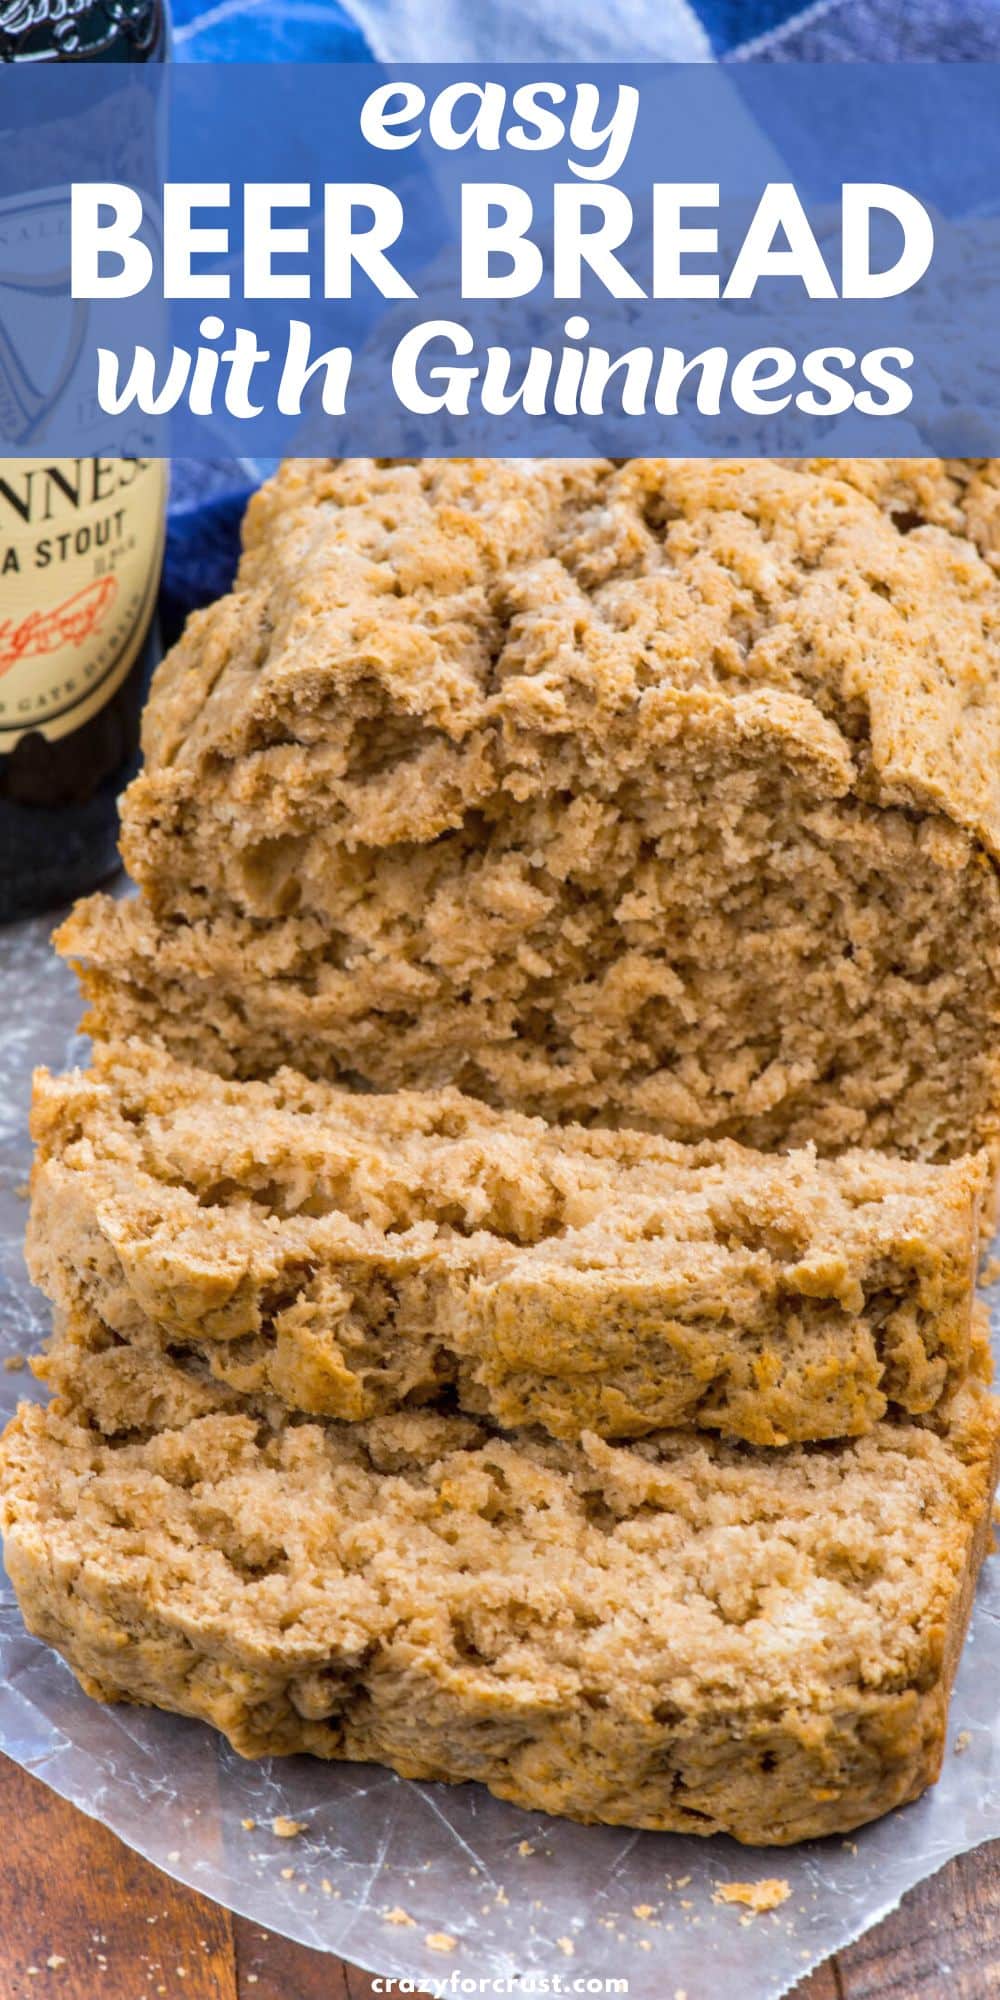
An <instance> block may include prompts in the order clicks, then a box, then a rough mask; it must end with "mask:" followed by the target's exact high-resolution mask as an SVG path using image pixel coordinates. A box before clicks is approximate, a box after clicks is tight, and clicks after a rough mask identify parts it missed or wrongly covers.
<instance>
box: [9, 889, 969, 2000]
mask: <svg viewBox="0 0 1000 2000" xmlns="http://www.w3.org/2000/svg"><path fill="white" fill-rule="evenodd" d="M50 927H51V926H50V924H49V922H48V921H42V922H33V923H30V924H23V925H19V926H15V927H12V928H10V929H8V930H6V931H3V932H0V1350H2V1352H3V1354H4V1355H6V1356H7V1357H16V1356H18V1355H26V1354H27V1353H29V1352H30V1351H31V1349H32V1348H34V1347H36V1346H37V1345H39V1343H40V1342H41V1341H42V1340H43V1339H44V1337H45V1334H46V1332H47V1327H48V1309H47V1307H46V1304H45V1301H44V1300H43V1299H42V1298H41V1297H40V1295H39V1294H38V1293H37V1292H35V1291H34V1290H33V1289H32V1287H31V1286H30V1284H29V1282H28V1279H27V1275H26V1273H25V1269H24V1263H23V1258H22V1254H21V1237H22V1233H23V1229H24V1221H25V1212H26V1210H25V1188H24V1183H25V1181H26V1178H27V1173H28V1165H29V1146H28V1138H27V1128H26V1113H27V1105H28V1097H29V1090H30V1078H31V1070H32V1067H33V1065H34V1064H35V1063H39V1062H46V1063H48V1064H49V1065H50V1066H52V1067H61V1066H63V1065H65V1064H66V1063H68V1062H72V1061H78V1060H82V1059H84V1057H85V1052H86V1051H85V1044H83V1043H81V1042H80V1041H78V1040H77V1039H76V1038H75V1037H74V1033H73V1028H74V1023H75V1020H76V1018H77V1015H78V1012H79V1003H78V999H77V994H76V989H75V986H74V983H73V981H72V980H71V978H70V975H69V974H68V972H67V971H66V970H65V968H63V967H61V966H60V965H59V963H58V962H57V960H56V959H55V957H54V955H53V954H52V952H51V951H50V949H49V945H48V934H49V930H50ZM997 1323H998V1314H997V1313H996V1312H995V1313H994V1325H995V1326H996V1325H997ZM38 1393H39V1391H38V1389H37V1388H36V1386H35V1385H34V1383H33V1380H32V1378H31V1376H30V1375H29V1374H28V1373H27V1371H26V1370H22V1369H17V1368H15V1369H14V1370H11V1371H7V1370H4V1371H3V1372H0V1405H2V1410H3V1414H4V1417H6V1413H7V1412H8V1411H9V1410H11V1409H13V1407H14V1404H15V1403H16V1401H17V1400H18V1398H19V1397H20V1396H25V1395H28V1396H30V1395H37V1394H38ZM0 1677H2V1685H0V1748H2V1749H3V1750H4V1751H6V1753H7V1755H8V1756H9V1757H12V1758H14V1759H15V1761H16V1762H18V1763H20V1764H23V1765H24V1766H25V1767H26V1769H28V1770H30V1771H33V1772H34V1773H35V1774H36V1776H38V1777H40V1778H43V1779H44V1780H45V1781H46V1783H47V1784H49V1785H51V1786H53V1788H54V1789H55V1790H56V1791H58V1792H61V1793H62V1795H63V1796H64V1797H65V1798H68V1799H71V1800H72V1801H73V1802H74V1804H76V1805H78V1806H81V1807H82V1808H83V1810H84V1811H85V1812H87V1813H90V1814H92V1815H93V1816H94V1817H95V1818H98V1819H101V1820H103V1821H104V1822H105V1823H106V1824H107V1825H108V1826H110V1827H112V1828H113V1829H114V1831H115V1832H116V1833H118V1834H120V1835H121V1836H122V1838H123V1839H124V1840H126V1841H128V1842H129V1843H130V1845H131V1846H132V1847H134V1848H137V1849H138V1850H139V1852H140V1853H142V1854H145V1855H147V1856H148V1857H149V1859H150V1860H151V1861H154V1862H156V1864H157V1865H158V1866H159V1867H160V1868H163V1869H165V1870H166V1871H167V1873H168V1874H171V1875H174V1876H176V1877H177V1879H178V1880H180V1881H182V1882H186V1883H188V1884H190V1886H191V1887H192V1888H194V1889H199V1890H202V1891H203V1892H204V1893H205V1894H207V1895H209V1896H214V1897H215V1898H216V1899H217V1900H218V1901H219V1902H221V1903H225V1904H228V1905H229V1907H230V1908H232V1909H234V1910H237V1911H239V1912H241V1913H242V1914H243V1915H245V1916H249V1917H252V1918H254V1919H255V1920H256V1921H258V1922H259V1923H260V1924H261V1925H263V1926H266V1927H268V1928H270V1929H272V1930H276V1931H281V1932H284V1933H285V1934H286V1935H287V1936H289V1937H293V1938H297V1939H299V1940H300V1941H301V1942H302V1943H303V1944H308V1945H314V1946H318V1947H320V1948H321V1949H324V1950H326V1951H330V1952H336V1953H339V1954H342V1955H343V1956H344V1957H346V1958H348V1959H350V1960H352V1961H354V1962H355V1963H357V1964H360V1965H363V1966H365V1967H366V1968H367V1969H368V1970H370V1971H374V1972H376V1973H379V1974H381V1975H383V1976H391V1977H394V1978H396V1979H402V1980H409V1981H412V1982H414V1984H413V1985H411V1987H410V1989H409V1990H411V1991H413V1990H416V1989H417V1988H420V1987H424V1986H426V1987H427V1988H428V1990H430V1991H431V1992H435V1991H438V1992H457V1993H462V1992H465V1993H473V1992H476V1993H479V1992H498V1993H503V1992H512V1993H530V1992H532V1991H534V1992H548V1993H557V1992H563V1993H572V1992H577V1993H604V1992H628V1993H629V1994H630V1995H631V1996H632V2000H676V1996H679V1995H681V1994H683V1995H684V1996H686V2000H718V1995H719V1994H720V1993H724V1992H726V1991H727V1990H728V1988H727V1982H728V1981H730V1980H732V1981H733V1982H735V1985H736V1990H738V1992H739V1994H740V2000H776V1996H778V1995H779V1994H782V1993H785V1992H787V1990H788V1988H789V1987H790V1986H793V1985H794V1984H795V1982H796V1981H797V1980H798V1979H800V1978H801V1977H802V1976H803V1975H804V1974H805V1973H806V1972H807V1971H808V1970H809V1969H810V1967H811V1966H813V1965H815V1964H816V1963H817V1962H818V1961H819V1960H821V1959H822V1958H824V1957H825V1956H826V1955H827V1954H828V1953H829V1952H831V1951H834V1950H836V1949H837V1948H838V1947H840V1946H842V1945H844V1944H846V1943H848V1942H849V1940H850V1939H852V1938H854V1937H857V1936H858V1934H859V1933H860V1932H861V1931H862V1930H864V1929H866V1928H867V1926H868V1925H870V1924H873V1923H877V1922H878V1920H879V1918H880V1917H882V1916H884V1915H885V1914H886V1912H887V1911H888V1910H890V1909H892V1908H893V1907H894V1905H895V1904H896V1903H897V1902H898V1900H899V1898H900V1896H901V1895H902V1894H903V1893H904V1892H905V1890H907V1889H908V1888H910V1887H911V1886H912V1885H913V1883H915V1882H918V1881H920V1880H921V1878H922V1877H924V1876H926V1875H930V1874H932V1873H933V1872H934V1870H935V1869H937V1868H940V1867H941V1866H942V1864H943V1863H944V1862H945V1861H947V1860H948V1859H949V1858H950V1857H951V1856H952V1855H954V1854H959V1853H961V1852H963V1851H964V1850H965V1849H967V1848H971V1847H975V1846H976V1845H977V1844H978V1843H979V1842H980V1841H983V1840H987V1839H990V1838H991V1837H993V1836H995V1835H996V1836H1000V1558H998V1559H995V1560H994V1561H992V1562H990V1563H987V1565H986V1572H985V1575H984V1578H983V1582H982V1584H981V1587H980V1591H979V1596H978V1601H977V1604H976V1609H975V1614H974V1618H973V1624H972V1630H971V1634H970V1638H969V1642H968V1645H967V1647H966V1651H965V1656H964V1659H963V1662H962V1667H961V1670H960V1674H959V1679H958V1686H957V1690H956V1695H955V1700H954V1704H953V1709H952V1719H951V1726H950V1730H949V1741H948V1749H947V1751H946V1754H945V1763H944V1771H943V1774H942V1777H941V1781H940V1783H939V1785H938V1786H937V1787H936V1788H935V1789H934V1790H933V1791H932V1792H931V1793H929V1794H928V1795H927V1796H926V1797H925V1798H924V1799H922V1800H920V1801H919V1802H918V1804H916V1805H914V1806H908V1807H907V1808H905V1810H903V1811H901V1812H898V1813H895V1814H893V1815H891V1817H890V1818H888V1819H886V1820H883V1821H881V1822H880V1823H878V1824H877V1825H875V1826H872V1827H869V1828H868V1829H867V1830H863V1831H862V1832H860V1833H859V1834H858V1835H857V1836H856V1837H855V1838H854V1839H853V1840H850V1841H841V1840H828V1841H822V1842H814V1843H812V1844H809V1845H806V1846H802V1847H798V1848H793V1849H770V1850H765V1849H748V1848H741V1847H738V1846H737V1845H736V1844H735V1843H734V1842H732V1841H728V1840H723V1839H714V1840H707V1841H703V1840H695V1839H681V1838H676V1837H673V1836H667V1835H656V1834H629V1833H624V1832H618V1831H612V1830H608V1829H604V1828H600V1827H578V1826H572V1825H570V1824H569V1823H568V1822H563V1821H558V1820H550V1819H546V1818H545V1817H544V1816H543V1815H540V1814H532V1813H525V1812H521V1811H519V1810H518V1809H517V1808H516V1807H513V1806H505V1805H501V1804H500V1803H499V1802H498V1801H496V1800H494V1799H491V1798H490V1797H489V1795H488V1794H487V1793H486V1792H484V1791H482V1790H480V1789H479V1787H478V1786H474V1785H463V1786H460V1787H450V1786H443V1785H425V1784H408V1783H405V1782H404V1781H403V1780H401V1779H398V1778H396V1777H394V1776H392V1775H391V1774H390V1773H388V1772H385V1771H382V1770H379V1769H377V1768H375V1767H373V1766H370V1765H335V1764H330V1765H326V1764H321V1763H319V1762H311V1761H309V1760H308V1759H306V1758H295V1759H291V1760H280V1759H273V1760H270V1761H268V1762H267V1763H263V1764H247V1763H244V1762H243V1761H242V1760H241V1759H240V1758H238V1757H237V1756H236V1755H235V1754H234V1753H233V1752H232V1751H231V1750H229V1749H228V1748H227V1747H226V1746H225V1745H224V1744H223V1743H222V1742H221V1741H220V1740H219V1739H218V1738H217V1737H216V1736H215V1735H214V1734H213V1733H212V1732H211V1731H210V1730H208V1729H207V1728H205V1727H203V1726H201V1725H199V1724H196V1723H191V1722H184V1721H181V1720H179V1719H177V1718H173V1717H170V1716H166V1715H159V1714H155V1713H153V1712H152V1711H149V1712H147V1711H145V1710H142V1709H136V1708H103V1707H100V1706H99V1705H98V1704H96V1703H95V1702H92V1701H90V1700H88V1699H87V1697H86V1696H85V1695H83V1694H82V1693H81V1692H80V1691H79V1689H78V1688H77V1685H76V1682H75V1681H74V1679H73V1677H72V1675H71V1674H70V1672H69V1669H68V1668H67V1667H65V1666H63V1665H62V1663H61V1662H60V1661H59V1660H58V1659H57V1658H56V1656H55V1654H53V1653H50V1652H49V1651H48V1650H47V1649H46V1648H45V1647H44V1646H42V1645H39V1644H38V1643H37V1642H36V1641H35V1640H33V1639H29V1638H28V1637H27V1635H26V1633H25V1631H24V1628H23V1626H22V1624H21V1621H20V1617H19V1615H18V1611H17V1607H16V1604H15V1603H14V1599H13V1595H12V1593H11V1591H10V1587H9V1585H8V1584H7V1583H6V1580H4V1581H3V1582H2V1584H0ZM277 1815H284V1816H286V1817H288V1818H291V1819H293V1820H298V1821H301V1822H303V1823H304V1830H303V1831H302V1832H301V1833H300V1834H298V1835H297V1836H296V1837H294V1838H279V1837H276V1836H275V1835H274V1834H273V1833H272V1832H271V1821H272V1820H273V1819H274V1818H275V1816H277ZM244 1820H252V1821H253V1822H254V1826H253V1828H252V1829H247V1828H245V1827H244V1826H243V1824H242V1822H243V1821H244ZM288 1869H291V1870H292V1871H293V1872H292V1875H291V1877H290V1878H289V1877H287V1876H286V1874H285V1873H283V1871H287V1870H288ZM775 1876H777V1877H779V1878H783V1879H784V1880H785V1881H786V1882H787V1884H788V1889H789V1894H788V1897H787V1899H786V1900H785V1901H784V1902H783V1903H782V1904H781V1906H780V1908H779V1909H777V1910H776V1911H775V1912H773V1913H772V1914H769V1915H763V1916H756V1917H753V1916H750V1915H749V1914H748V1913H747V1911H746V1910H742V1909H741V1908H740V1907H739V1906H731V1905H724V1904H721V1903H719V1902H717V1901H715V1900H714V1898H715V1897H716V1895H717V1893H718V1889H719V1885H720V1884H721V1883H725V1882H731V1881H735V1882H755V1881H758V1880H760V1879H761V1878H764V1877H768V1878H770V1877H775ZM428 1938H434V1939H435V1944H433V1945H432V1944H429V1943H428ZM625 1981H627V1985H623V1984H621V1983H620V1982H625ZM609 1982H619V1983H617V1984H611V1983H609ZM404 1990H405V1989H404Z"/></svg>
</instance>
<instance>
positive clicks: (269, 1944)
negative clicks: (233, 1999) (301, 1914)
mask: <svg viewBox="0 0 1000 2000" xmlns="http://www.w3.org/2000/svg"><path fill="white" fill-rule="evenodd" d="M233 1937H234V1940H235V1944H236V1972H237V1992H238V1996H239V2000H377V1996H373V1994H372V1983H371V1979H370V1977H369V1975H368V1973H367V1972H361V1971H360V1970H359V1968H358V1967H357V1966H355V1965H345V1964H344V1962H343V1960H342V1959H339V1958H331V1957H330V1956H329V1954H328V1953H327V1952H325V1951H308V1950H307V1949H306V1947H305V1945H301V1944H293V1943H292V1942H291V1939H290V1938H283V1937H275V1936H273V1935H270V1936H269V1935H268V1934H267V1933H266V1932H263V1931H261V1929H260V1927H259V1925H257V1924H252V1923H248V1922H247V1921H246V1919H245V1918H243V1917H236V1918H234V1920H233Z"/></svg>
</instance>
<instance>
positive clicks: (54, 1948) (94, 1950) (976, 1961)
mask: <svg viewBox="0 0 1000 2000" xmlns="http://www.w3.org/2000/svg"><path fill="white" fill-rule="evenodd" d="M0 1827H2V1850H0V1851H2V1861H0V2000H371V1996H372V1995H373V1988H372V1982H371V1979H370V1978H369V1975H368V1974H367V1973H365V1972H359V1971H358V1970H357V1968H356V1967H354V1966H350V1965H345V1964H343V1963H341V1961H340V1960H339V1959H334V1958H330V1957H328V1956H327V1955H326V1954H325V1953H322V1952H315V1951H307V1950H306V1949H305V1948H304V1947H303V1946H302V1945H295V1944H289V1943H288V1941H287V1939H285V1938H281V1937H276V1936H274V1935H269V1934H268V1933H267V1932H266V1931H263V1930H261V1929H260V1927H259V1925H257V1924H254V1923H250V1922H248V1921H247V1920H246V1919H245V1918H243V1917H234V1916H231V1915H230V1913H229V1912H228V1910H223V1909H220V1908H219V1906H218V1904H217V1903H210V1902H207V1901H206V1900H205V1898H204V1897H202V1896H196V1895H194V1894H193V1893H192V1892H191V1891H190V1890H188V1889H181V1888H178V1886H177V1884H176V1883H174V1882H171V1881H170V1879H169V1878H168V1877H167V1876H165V1875H161V1874H160V1872H159V1870H158V1869H156V1868H153V1867H151V1866H150V1864H149V1862H147V1861H142V1860H141V1859H140V1858H139V1856H138V1855H137V1854H133V1853H132V1851H131V1849H130V1848H127V1847H124V1846H123V1845H122V1843H121V1841H119V1840H117V1839H116V1838H115V1836H114V1834H111V1833H108V1831H107V1830H106V1828H104V1827H102V1826H98V1825H97V1824H96V1823H95V1822H94V1821H93V1820H88V1819H86V1818H85V1817H84V1816H83V1814H82V1813H78V1812H77V1811H76V1810H75V1809H74V1807H72V1806H68V1805H66V1804H65V1802H64V1801H63V1800H62V1799H59V1798H56V1797H55V1795H54V1793H52V1792H50V1791H49V1790H48V1789H47V1788H46V1787H45V1786H44V1785H41V1784H39V1783H38V1781H37V1780H36V1779H35V1778H30V1777H28V1776H27V1774H26V1773H25V1772H24V1771H22V1770H21V1769H20V1768H19V1767H18V1766H17V1765H15V1764H11V1763H10V1762H9V1761H8V1759H7V1758H0ZM673 1991H674V1988H673V1985H672V1982H670V1981H669V1977H668V1978H667V1981H666V1983H665V1986H664V2000H669V1996H670V1995H671V1994H672V1993H673ZM993 1995H1000V1841H996V1842H993V1843H992V1844H991V1845H990V1846H988V1847H982V1848H979V1849H978V1851H977V1852H976V1853H975V1854H972V1855H966V1856H963V1858H962V1859H961V1860H959V1861H954V1862H952V1863H951V1864H950V1866H949V1867H947V1868H945V1869H943V1870H942V1872H941V1874H940V1875H936V1876H935V1877H934V1878H933V1880H931V1881H930V1882H925V1883H923V1884H922V1885H921V1886H920V1888H918V1889H915V1890H914V1891H913V1892H912V1894H911V1895H909V1896H907V1898H906V1900H905V1902H903V1903H902V1905H901V1906H900V1908H899V1909H898V1910H897V1911H896V1912H895V1914H894V1915H893V1916H891V1917H888V1918H887V1919H886V1921H885V1923H883V1924H880V1925H879V1926H878V1928H877V1930H873V1931H869V1932H868V1934H867V1936H865V1937H863V1938H862V1939H861V1940H860V1941H859V1942H858V1943H857V1944H854V1945H851V1946H850V1948H849V1949H848V1950H847V1951H842V1952H838V1954H837V1956H836V1958H832V1959H830V1960H828V1961H827V1963H826V1965H824V1966H821V1967H820V1969H819V1971H818V1972H815V1973H813V1975H812V1977H811V1978H810V1979H807V1980H805V1981H804V1982H803V1984H802V1985H800V1986H798V1987H797V1988H796V1990H795V2000H991V1996H993ZM688 2000H718V1996H716V1995H715V1994H714V1993H713V1992H712V1989H711V1983H710V1981H706V1986H705V1990H704V1993H703V1994H702V1993H694V1992H691V1993H690V1994H689V1996H688Z"/></svg>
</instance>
